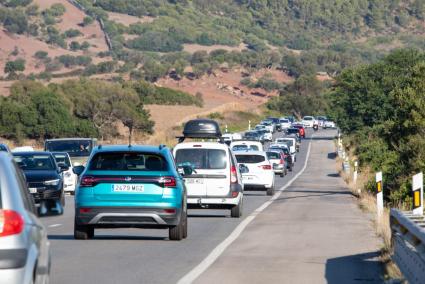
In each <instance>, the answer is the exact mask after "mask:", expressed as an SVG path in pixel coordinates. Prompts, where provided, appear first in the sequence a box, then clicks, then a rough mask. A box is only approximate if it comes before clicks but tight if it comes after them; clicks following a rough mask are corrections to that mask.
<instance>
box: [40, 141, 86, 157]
mask: <svg viewBox="0 0 425 284" xmlns="http://www.w3.org/2000/svg"><path fill="white" fill-rule="evenodd" d="M45 148H46V151H49V152H67V153H68V154H69V155H70V156H71V157H84V156H89V155H90V153H91V151H92V148H93V143H92V140H87V139H82V140H57V141H47V142H46V145H45Z"/></svg>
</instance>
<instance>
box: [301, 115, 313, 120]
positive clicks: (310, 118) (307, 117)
mask: <svg viewBox="0 0 425 284" xmlns="http://www.w3.org/2000/svg"><path fill="white" fill-rule="evenodd" d="M303 120H313V117H312V116H305V117H304V118H303Z"/></svg>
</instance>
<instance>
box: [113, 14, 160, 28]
mask: <svg viewBox="0 0 425 284" xmlns="http://www.w3.org/2000/svg"><path fill="white" fill-rule="evenodd" d="M108 19H109V20H111V21H114V22H117V23H119V24H123V25H124V26H129V25H131V24H136V23H152V22H153V21H154V20H155V19H156V18H154V17H149V16H144V17H141V18H139V17H136V16H130V15H127V14H121V13H115V12H108Z"/></svg>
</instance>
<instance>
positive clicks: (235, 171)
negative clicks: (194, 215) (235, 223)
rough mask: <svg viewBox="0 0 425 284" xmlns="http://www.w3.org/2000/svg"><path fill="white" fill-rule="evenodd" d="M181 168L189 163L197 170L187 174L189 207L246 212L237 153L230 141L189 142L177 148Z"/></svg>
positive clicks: (178, 164) (178, 163)
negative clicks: (243, 204)
mask: <svg viewBox="0 0 425 284" xmlns="http://www.w3.org/2000/svg"><path fill="white" fill-rule="evenodd" d="M173 154H174V157H175V159H176V164H177V167H179V166H180V165H183V164H186V165H187V164H189V165H190V166H191V167H192V168H193V170H194V171H193V173H192V174H191V175H188V176H184V180H185V184H186V188H187V204H188V207H189V208H214V209H230V211H231V216H232V217H234V218H239V217H241V215H242V202H243V183H242V177H241V174H240V171H239V168H238V165H237V162H236V159H235V157H234V155H233V153H232V152H231V151H230V149H229V147H228V146H227V145H226V144H221V143H217V142H185V143H180V144H177V146H176V147H174V149H173Z"/></svg>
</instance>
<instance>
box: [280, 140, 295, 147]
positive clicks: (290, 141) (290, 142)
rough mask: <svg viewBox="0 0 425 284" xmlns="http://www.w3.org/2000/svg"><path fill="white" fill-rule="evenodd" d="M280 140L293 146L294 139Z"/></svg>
mask: <svg viewBox="0 0 425 284" xmlns="http://www.w3.org/2000/svg"><path fill="white" fill-rule="evenodd" d="M282 142H283V143H285V144H286V145H288V146H289V147H292V146H294V140H283V141H282Z"/></svg>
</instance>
